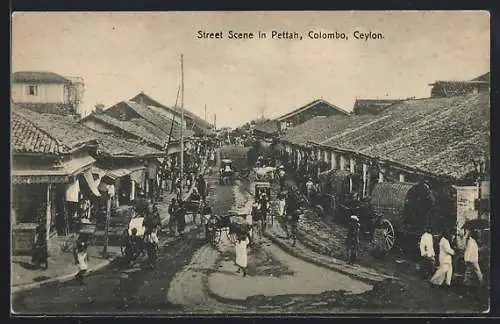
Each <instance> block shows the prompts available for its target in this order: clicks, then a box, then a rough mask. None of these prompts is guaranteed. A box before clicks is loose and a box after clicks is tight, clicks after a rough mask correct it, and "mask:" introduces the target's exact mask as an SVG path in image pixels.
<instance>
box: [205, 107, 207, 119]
mask: <svg viewBox="0 0 500 324" xmlns="http://www.w3.org/2000/svg"><path fill="white" fill-rule="evenodd" d="M205 121H207V104H205Z"/></svg>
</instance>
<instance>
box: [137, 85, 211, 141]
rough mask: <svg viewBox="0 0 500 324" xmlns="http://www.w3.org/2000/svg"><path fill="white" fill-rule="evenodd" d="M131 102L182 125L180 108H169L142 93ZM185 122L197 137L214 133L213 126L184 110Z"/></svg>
mask: <svg viewBox="0 0 500 324" xmlns="http://www.w3.org/2000/svg"><path fill="white" fill-rule="evenodd" d="M130 101H134V102H137V103H140V104H142V105H145V106H148V107H149V108H150V109H152V110H154V111H155V112H157V113H159V114H162V115H164V116H166V117H167V118H169V119H171V120H174V121H175V122H177V123H180V120H181V108H180V107H168V106H166V105H164V104H162V103H160V102H158V101H156V100H154V99H153V98H151V97H150V96H149V95H147V94H145V93H144V92H141V93H139V94H137V95H136V96H135V97H133V98H132V99H130ZM184 120H185V127H186V128H187V129H189V130H192V131H194V132H195V134H197V135H203V134H210V133H212V131H213V130H212V125H211V124H210V123H209V122H207V121H206V120H204V119H203V118H201V117H199V116H198V115H196V114H195V113H193V112H191V111H189V110H187V109H184Z"/></svg>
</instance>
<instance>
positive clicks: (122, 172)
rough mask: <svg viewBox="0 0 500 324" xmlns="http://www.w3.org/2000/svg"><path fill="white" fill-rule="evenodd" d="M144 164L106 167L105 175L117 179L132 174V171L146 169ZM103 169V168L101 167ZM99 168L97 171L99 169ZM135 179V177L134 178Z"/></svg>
mask: <svg viewBox="0 0 500 324" xmlns="http://www.w3.org/2000/svg"><path fill="white" fill-rule="evenodd" d="M144 169H145V167H144V166H133V167H128V168H116V169H106V170H103V171H104V172H105V175H106V176H107V177H109V178H111V179H113V180H116V179H118V178H121V177H124V176H127V175H131V174H132V173H134V172H136V171H142V170H144ZM99 170H102V169H99ZM99 170H97V171H99ZM132 180H133V179H132Z"/></svg>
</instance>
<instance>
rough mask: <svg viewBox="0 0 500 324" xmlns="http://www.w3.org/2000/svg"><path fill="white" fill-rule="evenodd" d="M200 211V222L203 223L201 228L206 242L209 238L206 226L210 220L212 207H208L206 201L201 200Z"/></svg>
mask: <svg viewBox="0 0 500 324" xmlns="http://www.w3.org/2000/svg"><path fill="white" fill-rule="evenodd" d="M202 206H203V207H202V210H201V215H202V218H201V219H202V221H203V227H204V229H205V240H207V241H208V238H209V226H208V222H209V220H210V218H211V217H212V214H213V212H212V207H210V205H209V204H208V202H207V201H206V200H203V202H202Z"/></svg>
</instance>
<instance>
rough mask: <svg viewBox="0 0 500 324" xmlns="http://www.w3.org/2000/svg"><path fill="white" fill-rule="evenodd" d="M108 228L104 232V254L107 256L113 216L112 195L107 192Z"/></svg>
mask: <svg viewBox="0 0 500 324" xmlns="http://www.w3.org/2000/svg"><path fill="white" fill-rule="evenodd" d="M106 198H107V199H106V227H105V228H106V229H105V232H104V248H103V250H102V254H103V255H104V256H106V255H107V254H108V244H109V222H110V218H111V196H110V195H109V193H106Z"/></svg>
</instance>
